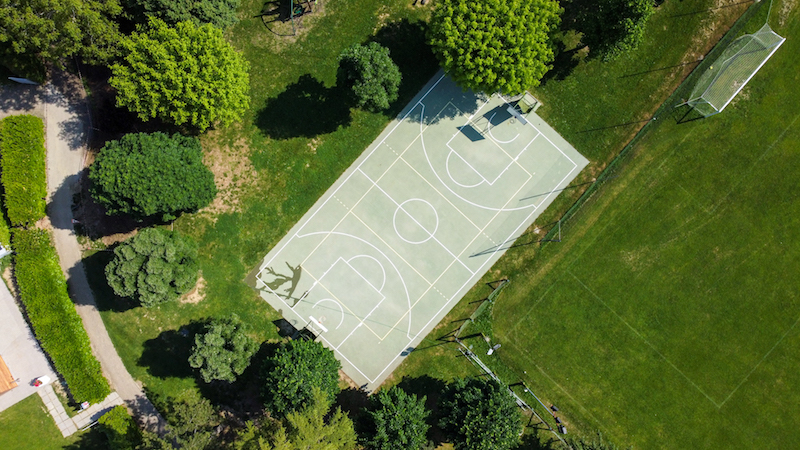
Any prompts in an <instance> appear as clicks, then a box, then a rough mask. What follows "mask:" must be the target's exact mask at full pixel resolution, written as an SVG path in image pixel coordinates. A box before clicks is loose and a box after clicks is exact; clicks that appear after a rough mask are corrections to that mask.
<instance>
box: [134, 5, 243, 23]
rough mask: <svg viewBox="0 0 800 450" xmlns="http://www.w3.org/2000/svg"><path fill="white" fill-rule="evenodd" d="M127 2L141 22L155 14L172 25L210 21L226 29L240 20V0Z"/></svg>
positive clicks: (135, 17) (136, 18)
mask: <svg viewBox="0 0 800 450" xmlns="http://www.w3.org/2000/svg"><path fill="white" fill-rule="evenodd" d="M126 3H127V9H128V10H129V11H130V12H131V14H132V16H133V19H134V20H135V21H136V22H139V23H145V22H147V17H148V16H154V17H158V18H159V19H161V20H163V21H164V22H166V23H168V24H172V25H174V24H176V23H178V22H183V21H185V20H189V21H192V22H194V23H195V25H200V24H204V23H210V24H211V25H214V26H215V27H217V28H222V29H225V28H227V27H229V26H231V25H233V24H235V23H236V21H237V20H238V19H237V18H236V8H238V7H239V0H192V1H175V0H127V2H126Z"/></svg>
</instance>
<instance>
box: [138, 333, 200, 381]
mask: <svg viewBox="0 0 800 450" xmlns="http://www.w3.org/2000/svg"><path fill="white" fill-rule="evenodd" d="M205 324H206V321H193V322H191V323H189V324H188V325H185V326H183V327H181V328H180V329H178V330H167V331H162V332H161V334H159V335H158V337H156V338H153V339H150V340H147V341H145V343H144V351H143V352H142V356H140V357H139V360H138V361H136V364H137V365H138V366H139V367H145V368H147V373H149V374H150V375H152V376H154V377H158V378H169V377H175V378H189V377H193V376H194V375H195V374H194V369H192V368H191V367H190V366H189V355H190V354H191V352H192V346H193V345H194V335H195V334H196V333H198V332H200V331H201V330H202V329H203V327H204V326H205Z"/></svg>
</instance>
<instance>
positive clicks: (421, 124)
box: [256, 74, 445, 306]
mask: <svg viewBox="0 0 800 450" xmlns="http://www.w3.org/2000/svg"><path fill="white" fill-rule="evenodd" d="M444 77H445V75H444V74H442V76H440V77H439V79H438V80H436V82H435V83H433V86H431V87H430V89H428V91H427V92H425V95H423V96H422V97H420V99H419V101H417V103H416V104H414V107H412V108H411V109H409V110H408V112H407V113H405V115H404V116H403V118H402V119H400V120H399V121H397V124H396V125H395V126H394V127H393V128H392V130H391V131H390V132H389V133H388V134H386V136H384V137H383V139H381V141H380V142H379V143H378V144H377V145H375V147H374V148H373V149H372V151H370V152H369V154H368V155H367V157H366V158H364V160H363V161H361V163H360V164H359V165H358V167H357V168H358V169H360V168H361V166H362V165H363V164H364V163H366V162H367V161H368V160H369V158H370V157H372V155H373V154H374V153H375V152H376V151H377V150H378V149H379V148H380V146H381V145H382V144H383V143H384V142H385V141H386V139H387V138H388V137H389V136H391V135H392V133H394V130H396V129H397V127H399V126H400V124H402V123H403V122H405V120H406V118H408V115H409V114H411V112H412V111H414V110H415V109H416V108H417V106H418V105H421V104H422V100H423V99H424V98H425V97H427V96H428V94H430V93H431V91H432V90H433V89H434V88H436V86H438V85H439V83H441V81H442V80H443V79H444ZM424 111H425V109H424V105H423V109H422V112H421V113H420V114H424ZM419 123H420V135H421V134H422V131H423V129H424V128H423V122H422V116H420V121H419ZM356 172H358V170H354V171H352V172H351V173H350V174H349V175H347V177H346V178H345V179H344V180H343V181H342V183H341V184H339V186H337V187H336V189H335V190H334V191H333V192H332V193H331V195H330V196H329V197H328V198H326V199H325V201H323V202H322V204H321V205H320V206H319V208H317V209H316V210H315V211H314V212H312V213H311V216H310V217H309V218H308V219H307V220H306V221H305V223H304V224H303V225H302V226H300V228H298V231H297V233H295V236H297V235H298V233H299V232H300V230H302V229H303V227H305V226H306V225H307V224H308V223H309V222H311V219H313V218H314V217H315V216H316V215H317V213H318V212H319V211H320V210H321V209H322V208H323V207H324V206H325V205H326V204H327V203H328V201H330V199H331V198H333V197H334V196H335V195H336V193H337V192H339V189H341V188H342V186H344V185H345V184H347V182H348V181H349V180H350V178H351V177H352V176H353V174H355V173H356ZM337 181H338V180H337ZM368 192H369V190H368V191H367V192H365V193H364V195H363V196H362V197H361V198H362V199H363V198H364V197H365V196H366V195H367V193H368ZM360 201H361V199H359V201H358V202H356V204H355V205H353V208H355V207H356V206H357V205H358V203H359V202H360ZM353 208H350V210H351V211H352V210H353ZM304 217H305V216H304ZM340 223H341V221H340ZM337 226H338V224H337ZM334 228H335V227H334ZM291 241H292V239H289V240H287V241H286V242H284V244H283V245H282V246H281V248H280V249H279V250H278V251H277V252H275V255H274V256H273V257H272V258H271V259H270V260H269V261H268V262H267V263H266V264H265V265H264V267H263V268H262V269H261V270H259V271H258V274H257V275H256V277H257V278H258V277H260V275H261V272H263V271H264V269H266V268H267V267H270V266H271V264H272V261H274V260H275V257H276V256H278V255H279V254H280V253H282V252H283V249H285V248H286V246H288V245H289V243H290V242H291ZM323 241H324V239H323ZM320 244H321V243H320ZM270 291H272V289H270ZM273 294H275V292H273ZM276 295H277V294H276ZM284 303H285V302H284ZM287 306H288V304H287Z"/></svg>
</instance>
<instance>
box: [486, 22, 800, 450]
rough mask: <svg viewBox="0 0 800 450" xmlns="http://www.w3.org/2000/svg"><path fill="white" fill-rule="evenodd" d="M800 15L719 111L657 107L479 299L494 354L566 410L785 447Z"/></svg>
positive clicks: (736, 442) (791, 362) (614, 435)
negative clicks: (696, 114)
mask: <svg viewBox="0 0 800 450" xmlns="http://www.w3.org/2000/svg"><path fill="white" fill-rule="evenodd" d="M776 10H777V8H776ZM798 16H799V15H798V14H797V13H796V12H795V13H792V14H791V15H789V16H788V17H787V16H786V14H785V11H784V15H783V16H782V17H783V19H782V20H785V23H780V21H779V20H778V19H775V20H774V21H773V23H772V25H773V28H775V30H776V31H777V32H779V33H781V34H782V35H783V36H788V37H789V38H788V39H787V41H786V43H785V44H784V46H783V47H782V48H781V49H780V50H779V51H778V52H777V53H776V54H775V56H774V57H773V58H772V60H770V61H769V62H768V63H767V64H766V65H765V66H764V67H763V68H762V70H761V71H760V72H759V73H758V74H757V75H756V76H755V77H754V78H753V79H752V81H751V82H750V84H748V85H747V87H746V88H745V89H744V90H743V91H742V92H741V93H740V94H739V97H738V98H737V100H736V101H735V102H734V103H733V104H731V106H729V107H728V109H726V110H725V111H724V113H722V114H720V115H718V116H714V117H712V118H709V119H705V120H698V121H692V122H688V123H680V124H679V123H677V121H676V117H671V118H663V120H662V119H659V122H662V123H660V125H659V126H658V127H657V128H655V129H654V131H652V132H651V133H650V134H649V135H648V136H647V137H646V138H645V139H644V140H642V141H641V142H640V143H639V144H638V147H637V149H636V150H635V154H634V156H633V158H632V159H631V160H630V162H629V163H628V164H627V165H626V166H625V167H624V169H623V170H621V171H620V172H619V173H617V174H615V175H616V176H617V178H616V179H614V180H613V181H611V182H608V183H607V184H606V186H605V187H604V188H603V189H602V190H601V191H600V192H599V193H598V194H596V195H595V198H593V199H592V201H591V202H590V203H589V204H588V205H587V206H585V207H584V209H583V210H581V213H580V214H579V216H578V217H577V219H575V222H574V223H573V224H572V225H571V227H570V228H568V229H565V233H564V240H563V242H561V243H559V244H550V245H548V247H547V248H545V249H544V252H543V255H542V258H541V259H540V260H539V261H538V263H537V264H536V268H535V269H529V270H525V271H523V273H520V274H517V275H516V276H515V277H513V279H514V282H513V283H511V284H510V285H509V287H508V288H506V290H505V291H504V292H503V295H502V298H501V300H500V301H499V302H498V303H497V304H496V305H495V307H494V324H493V330H494V334H495V337H496V338H497V340H498V341H499V342H502V344H503V350H502V351H501V352H500V354H499V355H498V357H500V358H502V359H503V361H504V362H505V363H506V364H507V365H509V366H512V367H513V368H514V369H515V371H516V372H517V373H519V374H520V375H521V377H522V379H523V380H524V381H526V383H527V384H528V385H531V386H532V387H533V388H534V389H535V390H536V391H537V392H538V393H539V394H540V395H542V396H544V397H545V398H547V401H552V402H554V403H555V404H558V405H559V407H560V411H561V412H560V414H562V417H564V418H566V420H567V421H568V422H569V423H570V424H571V425H572V426H577V427H578V428H579V429H583V430H595V429H596V430H599V431H601V432H602V433H603V434H604V435H605V436H606V437H607V438H610V439H611V440H612V441H615V442H617V443H618V444H620V445H625V446H627V445H633V446H634V448H676V449H678V448H681V449H682V448H721V449H733V448H737V449H738V448H741V449H750V448H781V449H786V448H800V427H798V418H800V371H798V367H800V354H799V353H798V351H797V349H798V348H800V326H798V323H800V294H798V282H797V274H798V273H800V202H799V201H798V192H800V189H798V188H800V178H798V175H797V171H798V168H799V167H800V152H798V142H800V114H798V110H797V108H796V105H797V104H798V102H800V89H798V87H797V86H798V84H797V83H798V75H797V69H796V67H797V66H796V55H797V54H798V53H799V52H800V45H798V41H797V39H792V36H797V35H798V33H800V21H799V20H798ZM775 17H776V16H775V15H774V16H773V18H775ZM677 117H679V116H677ZM523 371H527V374H524V375H523V373H524V372H523Z"/></svg>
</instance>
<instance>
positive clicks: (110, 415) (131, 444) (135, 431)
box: [97, 405, 142, 450]
mask: <svg viewBox="0 0 800 450" xmlns="http://www.w3.org/2000/svg"><path fill="white" fill-rule="evenodd" d="M97 422H98V423H99V425H100V430H101V431H102V432H103V434H105V435H106V437H107V438H108V448H109V449H111V450H133V449H134V448H136V446H137V445H139V444H140V443H141V441H142V433H141V430H139V427H138V426H137V425H136V422H134V420H133V417H131V415H130V414H128V410H127V409H125V407H124V406H122V405H119V406H115V407H113V408H111V410H110V411H108V412H107V413H105V414H103V415H102V416H101V417H100V419H99V420H98V421H97Z"/></svg>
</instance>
